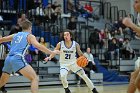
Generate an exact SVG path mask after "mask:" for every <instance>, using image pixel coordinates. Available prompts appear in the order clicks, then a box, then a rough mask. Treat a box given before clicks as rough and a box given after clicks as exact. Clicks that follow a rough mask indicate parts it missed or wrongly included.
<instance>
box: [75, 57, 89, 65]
mask: <svg viewBox="0 0 140 93" xmlns="http://www.w3.org/2000/svg"><path fill="white" fill-rule="evenodd" d="M87 64H88V60H87V58H86V57H84V56H80V57H79V58H78V59H77V65H78V66H79V67H85V66H86V65H87Z"/></svg>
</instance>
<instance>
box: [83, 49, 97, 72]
mask: <svg viewBox="0 0 140 93" xmlns="http://www.w3.org/2000/svg"><path fill="white" fill-rule="evenodd" d="M84 56H85V57H86V58H87V59H88V65H87V66H86V67H87V68H89V69H90V72H93V73H94V72H98V71H97V68H96V65H95V62H94V57H93V55H92V53H91V49H90V48H87V50H86V52H85V53H84Z"/></svg>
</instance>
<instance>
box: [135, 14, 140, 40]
mask: <svg viewBox="0 0 140 93" xmlns="http://www.w3.org/2000/svg"><path fill="white" fill-rule="evenodd" d="M137 25H138V26H139V27H140V14H139V13H138V16H137ZM135 38H136V39H140V37H138V36H137V35H136V36H135Z"/></svg>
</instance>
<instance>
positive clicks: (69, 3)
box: [67, 0, 76, 13]
mask: <svg viewBox="0 0 140 93" xmlns="http://www.w3.org/2000/svg"><path fill="white" fill-rule="evenodd" d="M67 5H68V6H67V9H68V11H69V12H70V13H74V12H76V10H75V7H74V4H73V3H72V0H68V2H67Z"/></svg>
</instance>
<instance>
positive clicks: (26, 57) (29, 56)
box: [25, 51, 32, 65]
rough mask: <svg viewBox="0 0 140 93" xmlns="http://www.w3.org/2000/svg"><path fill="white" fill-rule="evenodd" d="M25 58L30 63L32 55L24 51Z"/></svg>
mask: <svg viewBox="0 0 140 93" xmlns="http://www.w3.org/2000/svg"><path fill="white" fill-rule="evenodd" d="M25 60H26V61H27V62H28V63H29V64H30V65H31V62H32V55H31V54H30V53H29V51H26V54H25Z"/></svg>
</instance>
